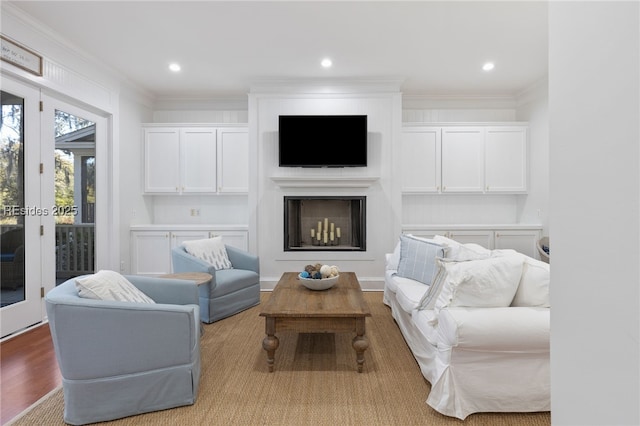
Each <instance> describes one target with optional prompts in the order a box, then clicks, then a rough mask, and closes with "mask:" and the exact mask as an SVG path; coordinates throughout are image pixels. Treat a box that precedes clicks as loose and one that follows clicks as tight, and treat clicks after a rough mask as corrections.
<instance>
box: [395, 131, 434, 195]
mask: <svg viewBox="0 0 640 426" xmlns="http://www.w3.org/2000/svg"><path fill="white" fill-rule="evenodd" d="M440 142H441V130H440V128H435V127H432V128H429V127H420V128H415V129H404V130H403V132H402V143H401V158H402V163H401V164H402V170H401V174H402V192H413V193H424V192H439V191H440Z"/></svg>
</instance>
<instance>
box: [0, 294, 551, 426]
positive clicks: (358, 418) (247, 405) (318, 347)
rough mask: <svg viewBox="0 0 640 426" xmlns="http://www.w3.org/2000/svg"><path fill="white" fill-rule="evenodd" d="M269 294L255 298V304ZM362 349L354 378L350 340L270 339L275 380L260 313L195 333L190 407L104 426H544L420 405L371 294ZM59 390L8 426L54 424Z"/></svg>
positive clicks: (408, 357) (410, 361)
mask: <svg viewBox="0 0 640 426" xmlns="http://www.w3.org/2000/svg"><path fill="white" fill-rule="evenodd" d="M269 296H270V293H263V294H262V296H261V298H262V302H265V301H266V300H267V299H268V298H269ZM365 299H366V300H367V303H368V304H369V307H370V309H371V311H372V316H371V317H370V318H367V336H368V338H369V343H370V346H369V349H367V351H366V352H365V364H364V370H363V372H362V373H361V374H358V373H357V371H356V360H355V351H354V350H353V348H352V346H351V339H352V338H353V336H351V335H350V334H342V333H338V334H297V333H292V332H289V333H280V334H278V337H279V339H280V346H279V347H278V349H277V350H276V359H275V372H273V373H269V372H268V369H267V363H266V353H265V351H264V350H263V349H262V339H263V338H264V318H263V317H260V316H259V315H258V314H259V312H260V306H256V307H254V308H251V309H249V310H246V311H244V312H242V313H240V314H237V315H234V316H233V317H230V318H227V319H224V320H222V321H218V322H216V323H213V324H206V325H204V328H205V333H204V335H203V336H202V341H201V348H202V377H201V382H200V388H199V394H198V399H197V401H196V403H195V404H194V405H191V406H186V407H179V408H174V409H171V410H164V411H160V412H155V413H149V414H143V415H139V416H133V417H128V418H124V419H120V420H115V421H112V422H105V423H103V424H109V425H111V424H113V425H314V426H318V425H332V426H335V425H434V426H439V425H455V424H465V425H491V426H494V425H518V426H523V425H524V426H546V425H550V424H551V419H550V413H548V412H546V413H500V414H498V413H495V414H494V413H479V414H472V415H470V416H469V417H467V419H466V420H465V421H464V422H463V421H461V420H459V419H455V418H451V417H446V416H443V415H441V414H439V413H438V412H436V411H435V410H433V409H432V408H431V407H429V406H428V405H427V404H426V402H425V401H426V399H427V395H428V394H429V389H430V385H429V382H427V381H426V380H425V379H424V378H423V377H422V374H421V373H420V369H419V367H418V364H417V363H416V361H415V359H414V358H413V355H412V354H411V352H410V351H409V348H408V347H407V345H406V343H405V341H404V339H403V337H402V335H401V334H400V330H399V329H398V326H397V325H396V324H395V322H394V320H393V318H392V317H391V311H390V309H389V308H388V307H387V306H385V305H384V304H383V303H382V293H381V292H370V293H365ZM63 409H64V401H63V397H62V390H61V389H59V390H57V391H54V392H52V393H51V394H50V396H48V397H46V398H44V400H43V401H41V402H40V403H38V404H37V405H35V406H34V407H32V408H31V409H30V410H28V411H27V412H26V413H24V414H23V415H22V416H21V417H19V418H18V419H17V420H16V421H15V422H14V423H12V425H15V426H23V425H38V426H40V425H49V426H51V425H64V424H65V423H64V421H63V420H62V415H63Z"/></svg>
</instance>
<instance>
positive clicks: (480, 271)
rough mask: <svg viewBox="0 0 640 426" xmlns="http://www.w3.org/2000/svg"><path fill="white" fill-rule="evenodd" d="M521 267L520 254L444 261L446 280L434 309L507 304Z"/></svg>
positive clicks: (508, 304)
mask: <svg viewBox="0 0 640 426" xmlns="http://www.w3.org/2000/svg"><path fill="white" fill-rule="evenodd" d="M522 269H523V259H522V257H521V256H505V257H496V258H491V259H482V260H470V261H468V262H456V263H452V264H447V279H446V280H445V281H444V283H443V286H442V290H441V291H440V294H439V295H438V299H437V300H436V303H435V307H434V309H435V311H436V312H438V311H439V310H441V309H443V308H445V307H447V306H468V307H478V308H493V307H507V306H510V305H511V302H512V300H513V297H514V295H515V294H516V291H517V290H518V284H519V283H520V277H521V276H522Z"/></svg>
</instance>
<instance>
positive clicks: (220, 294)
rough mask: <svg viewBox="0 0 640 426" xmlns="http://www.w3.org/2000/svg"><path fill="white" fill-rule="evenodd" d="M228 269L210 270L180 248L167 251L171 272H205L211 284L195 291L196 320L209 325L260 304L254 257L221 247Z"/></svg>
mask: <svg viewBox="0 0 640 426" xmlns="http://www.w3.org/2000/svg"><path fill="white" fill-rule="evenodd" d="M225 247H226V249H227V256H229V260H230V261H231V264H232V265H233V268H232V269H221V270H216V269H214V267H213V265H211V264H209V263H207V262H205V261H203V260H201V259H198V258H197V257H194V256H192V255H191V254H189V253H187V251H186V250H185V248H184V246H179V247H174V248H173V249H172V250H171V259H172V262H173V272H174V273H179V272H206V273H208V274H211V276H212V277H213V278H212V279H211V282H209V283H208V284H203V285H201V286H199V287H198V291H199V293H200V318H201V320H202V322H205V323H212V322H214V321H218V320H221V319H223V318H226V317H228V316H231V315H233V314H237V313H238V312H241V311H244V310H245V309H248V308H250V307H252V306H255V305H257V304H259V303H260V260H259V258H258V256H255V255H253V254H251V253H248V252H246V251H244V250H241V249H239V248H236V247H233V246H229V245H225Z"/></svg>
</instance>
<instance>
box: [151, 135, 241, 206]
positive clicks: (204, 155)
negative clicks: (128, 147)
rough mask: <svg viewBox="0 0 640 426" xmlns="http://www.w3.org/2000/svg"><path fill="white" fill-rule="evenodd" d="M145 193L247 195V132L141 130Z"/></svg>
mask: <svg viewBox="0 0 640 426" xmlns="http://www.w3.org/2000/svg"><path fill="white" fill-rule="evenodd" d="M144 191H145V193H149V194H221V193H244V194H246V193H247V192H248V191H249V138H248V132H247V129H246V128H242V127H229V128H227V127H213V126H212V127H197V126H191V127H186V126H184V127H183V126H176V127H160V126H149V127H145V128H144Z"/></svg>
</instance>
